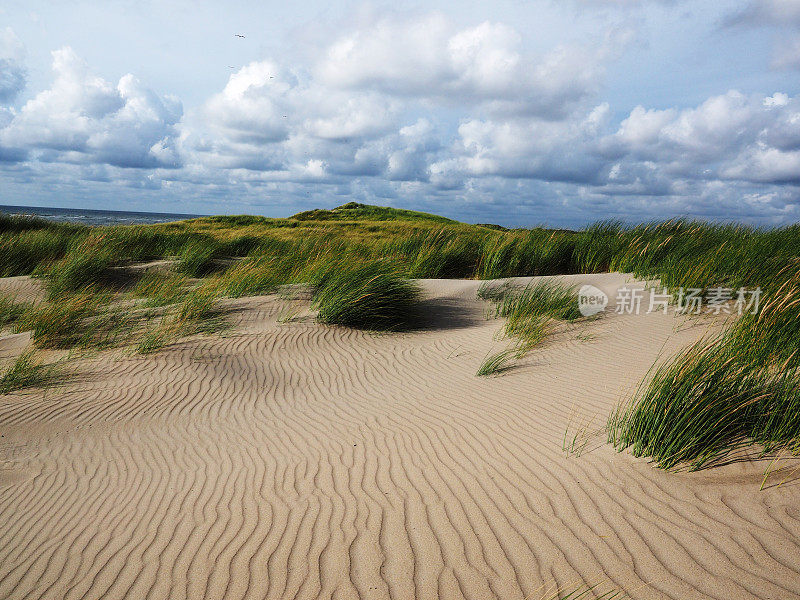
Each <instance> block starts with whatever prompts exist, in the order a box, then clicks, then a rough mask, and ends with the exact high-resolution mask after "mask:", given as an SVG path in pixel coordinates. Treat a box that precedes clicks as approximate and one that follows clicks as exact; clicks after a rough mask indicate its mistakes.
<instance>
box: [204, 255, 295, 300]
mask: <svg viewBox="0 0 800 600" xmlns="http://www.w3.org/2000/svg"><path fill="white" fill-rule="evenodd" d="M289 270H290V265H289V262H288V261H287V260H286V259H279V258H277V257H273V256H257V257H251V258H248V259H245V260H243V261H241V262H240V263H239V264H236V265H234V266H232V267H231V268H230V269H228V270H227V271H225V272H224V273H223V274H222V275H221V276H220V279H219V286H220V289H221V290H222V292H223V293H224V294H225V295H227V296H230V297H233V298H239V297H241V296H254V295H259V294H267V293H270V292H274V291H275V290H276V289H277V288H278V286H280V285H281V284H282V283H285V282H286V281H287V280H288V279H289V278H290V272H289Z"/></svg>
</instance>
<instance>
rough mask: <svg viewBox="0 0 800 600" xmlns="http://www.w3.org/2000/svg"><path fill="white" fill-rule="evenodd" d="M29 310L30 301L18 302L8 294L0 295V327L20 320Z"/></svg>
mask: <svg viewBox="0 0 800 600" xmlns="http://www.w3.org/2000/svg"><path fill="white" fill-rule="evenodd" d="M28 310H30V304H29V303H25V302H16V301H14V300H12V299H11V298H8V297H7V296H0V329H2V328H3V327H7V326H9V325H13V324H14V323H16V322H17V321H19V320H20V319H21V318H22V316H23V315H24V314H25V312H26V311H28Z"/></svg>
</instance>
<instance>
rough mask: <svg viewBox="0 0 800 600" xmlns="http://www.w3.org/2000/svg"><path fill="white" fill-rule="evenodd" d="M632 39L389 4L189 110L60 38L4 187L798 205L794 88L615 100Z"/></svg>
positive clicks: (239, 73) (755, 207)
mask: <svg viewBox="0 0 800 600" xmlns="http://www.w3.org/2000/svg"><path fill="white" fill-rule="evenodd" d="M628 36H629V32H627V31H626V30H624V29H620V30H609V31H608V32H598V33H597V35H596V36H593V37H592V36H590V39H586V40H584V41H583V43H581V44H572V45H561V46H557V47H553V48H551V49H550V50H548V51H545V52H536V53H534V52H531V51H529V50H527V48H526V46H525V43H524V40H523V39H522V35H521V33H520V32H518V31H516V30H515V29H514V28H512V27H510V26H508V25H506V24H501V23H493V22H484V23H478V24H476V25H474V26H471V27H463V26H459V27H457V26H455V25H454V24H453V23H452V22H451V21H449V20H447V19H446V18H444V17H443V16H442V15H439V14H432V15H423V16H421V17H419V16H418V17H403V18H388V17H384V18H381V19H377V20H375V21H373V22H370V23H369V24H368V25H367V26H364V27H360V28H358V29H354V30H348V31H346V32H344V33H341V32H339V33H337V34H336V35H335V36H334V37H333V38H332V39H331V41H330V42H329V43H327V44H323V46H322V47H323V51H322V52H321V53H320V54H319V55H318V56H317V57H315V58H311V59H309V60H307V61H305V62H304V61H289V60H288V59H284V60H283V61H278V60H272V59H261V60H254V61H252V62H250V63H249V64H246V65H245V66H243V67H241V68H239V69H238V70H236V72H234V73H232V74H231V75H230V77H229V79H228V81H227V82H226V83H225V85H224V86H222V87H221V89H219V91H218V92H217V93H214V94H212V95H211V96H210V97H208V99H207V100H206V101H205V102H203V103H202V104H201V105H200V106H197V107H194V108H192V109H190V110H188V111H187V113H186V114H185V115H184V114H183V110H182V106H181V103H180V102H179V101H178V100H177V99H176V98H173V97H170V96H165V95H161V94H158V93H156V92H154V91H152V90H150V89H149V88H148V87H147V86H146V85H145V84H143V83H142V82H140V81H139V80H138V79H137V78H136V77H134V76H133V75H130V74H129V75H124V76H123V77H121V78H120V79H119V80H118V81H117V82H116V83H114V82H111V81H107V80H105V79H104V78H101V77H98V76H96V75H94V74H92V71H91V69H90V68H89V66H88V65H87V64H86V63H85V62H84V61H82V60H81V59H80V58H79V57H77V56H76V55H75V53H74V52H73V51H72V50H71V49H69V48H62V49H60V50H57V51H56V52H54V53H53V73H54V79H53V81H52V84H51V85H50V86H49V87H48V89H45V90H43V91H39V92H38V93H37V94H35V95H33V96H32V97H30V99H29V100H27V102H24V103H23V104H21V105H19V104H17V105H15V106H13V107H12V106H11V105H8V106H7V107H6V108H5V110H6V112H5V113H3V112H2V110H3V108H2V107H0V162H3V163H4V166H3V167H2V169H0V170H1V171H2V174H3V176H4V177H5V179H4V180H3V181H4V183H5V182H8V181H12V182H13V183H14V184H15V185H18V186H20V187H19V188H18V189H23V187H22V186H25V185H31V183H32V182H36V181H39V182H43V183H42V185H45V184H46V185H52V186H53V188H54V189H55V188H56V187H57V186H58V185H62V186H64V187H69V185H68V184H70V183H76V182H78V183H80V184H81V185H84V186H87V187H86V189H92V190H95V191H97V193H100V192H99V191H98V190H104V189H112V188H113V186H115V185H116V186H122V187H124V188H126V189H128V188H129V189H132V190H150V191H152V192H154V193H155V192H158V193H159V194H163V195H164V197H175V196H177V195H181V196H185V197H202V198H211V199H216V200H218V201H219V202H221V203H222V202H225V201H226V200H227V199H228V198H230V197H233V196H235V197H236V199H237V201H239V202H242V203H246V202H252V203H254V204H258V203H259V202H264V201H265V199H266V198H269V199H270V202H271V204H272V205H276V204H278V205H280V206H284V205H285V206H289V205H292V206H294V207H295V208H297V207H298V206H308V205H309V203H316V204H320V203H323V204H328V205H329V204H330V203H331V202H334V201H335V200H338V199H341V200H342V201H345V200H350V199H355V200H361V201H367V202H378V203H396V202H398V201H400V202H402V203H403V204H405V205H407V206H410V205H412V204H413V206H416V207H417V208H424V209H427V210H433V211H435V212H437V211H438V212H442V211H443V210H444V207H448V206H451V207H452V206H457V207H458V211H461V212H463V214H464V215H469V214H476V215H478V214H480V211H481V208H480V207H482V206H483V207H490V208H491V209H492V210H496V211H498V212H499V213H500V214H506V215H510V214H512V213H524V214H530V215H537V217H536V220H537V221H541V220H543V219H561V217H560V216H559V215H562V214H566V213H569V214H571V215H576V216H574V217H573V218H574V220H582V221H586V220H591V219H593V218H598V217H603V216H606V215H608V214H618V215H620V216H624V217H625V216H627V217H629V218H631V219H633V220H636V219H639V218H653V217H658V216H671V215H674V214H692V215H695V216H710V217H713V216H716V215H718V214H720V211H727V212H729V213H730V214H732V215H733V214H735V215H740V216H743V217H748V218H750V217H751V216H752V215H761V217H760V218H763V219H768V220H771V221H770V222H773V221H774V222H780V221H781V220H786V219H790V218H794V217H796V216H797V215H798V213H799V212H800V208H799V207H800V177H798V175H797V173H800V96H790V95H789V94H786V93H782V92H778V93H774V94H771V95H767V96H765V95H763V94H762V95H752V94H751V95H746V94H742V93H740V92H737V91H729V92H727V93H722V94H717V95H714V96H712V97H710V98H708V99H707V100H705V101H704V102H700V103H698V104H697V105H696V106H689V107H686V106H674V107H671V108H664V107H660V108H652V107H648V106H636V107H635V108H633V109H632V110H628V111H626V114H624V116H619V112H617V111H618V110H619V107H615V106H612V105H610V104H609V103H607V102H603V101H602V96H601V95H600V93H599V90H600V89H601V88H602V85H603V81H604V78H605V75H604V73H605V70H606V68H607V66H608V65H609V64H610V63H612V62H613V61H614V59H615V57H616V56H617V55H618V52H619V51H620V48H622V47H624V46H625V44H626V43H627V39H628ZM9 39H11V38H10V37H9ZM7 46H9V47H10V44H7ZM0 56H3V55H0ZM6 56H9V57H11V53H9V52H7V53H6ZM14 60H17V59H16V58H15V59H14ZM15 64H17V63H15ZM18 64H21V63H18ZM287 65H291V67H289V66H287ZM11 80H12V78H10V77H7V78H3V79H0V81H3V82H5V81H11ZM23 84H24V82H23ZM23 84H13V85H6V88H7V89H9V90H11V89H12V88H14V89H17V88H19V89H21V87H20V86H21V85H23ZM3 85H5V84H3ZM6 88H2V89H6ZM9 94H10V96H9V97H11V96H13V97H16V98H18V97H19V96H18V95H17V94H19V90H18V89H17V91H16V92H14V93H13V94H11V93H10V92H9ZM4 114H5V117H4V116H3V115H4ZM59 182H60V183H59ZM77 187H78V186H76V188H77ZM301 199H302V200H301ZM453 210H455V209H453ZM471 211H472V212H471ZM526 211H527V212H526ZM715 211H716V214H715ZM285 212H286V214H288V213H290V212H292V211H290V210H288V209H287V210H286V211H285ZM450 214H454V213H452V212H451V213H450ZM531 218H533V217H531ZM509 219H510V217H509ZM481 220H486V219H485V218H481ZM560 222H563V220H561V221H560Z"/></svg>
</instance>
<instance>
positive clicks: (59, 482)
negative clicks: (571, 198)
mask: <svg viewBox="0 0 800 600" xmlns="http://www.w3.org/2000/svg"><path fill="white" fill-rule="evenodd" d="M583 280H585V281H591V282H593V283H595V284H597V285H600V286H606V287H608V288H611V287H613V286H616V285H618V284H620V283H621V282H623V281H624V280H625V278H624V277H623V276H620V275H616V274H611V275H599V276H591V277H586V278H583ZM425 285H426V288H427V290H428V293H429V295H430V296H431V298H432V299H431V301H430V302H431V307H432V311H433V314H434V315H436V314H438V313H436V307H437V306H439V307H442V306H445V307H446V310H441V311H440V312H441V314H440V315H439V317H438V318H437V320H436V321H435V322H434V323H433V324H432V326H431V327H430V328H429V329H427V330H425V331H422V332H417V333H411V334H402V335H373V334H369V333H364V332H358V331H352V330H348V329H343V328H335V327H324V326H320V325H317V324H315V323H313V322H312V321H308V320H300V321H295V322H288V323H282V322H279V320H278V317H279V316H280V315H281V314H282V311H285V310H286V306H285V302H284V301H281V300H278V299H276V298H259V299H250V300H247V301H237V304H236V310H237V311H238V313H237V314H239V326H238V327H237V328H236V329H235V330H233V331H231V332H229V333H227V334H226V335H224V336H222V337H217V338H204V339H197V340H190V341H186V342H182V343H179V344H175V345H173V346H171V347H169V348H167V349H166V350H165V351H163V352H162V353H159V354H157V355H155V356H154V357H148V358H137V357H130V356H124V355H121V354H116V355H113V356H112V355H107V356H101V357H99V358H96V359H93V360H90V361H87V362H86V363H85V364H84V365H83V367H82V373H81V374H80V375H79V376H77V377H76V378H75V379H74V380H72V381H70V382H69V383H68V384H66V385H65V386H63V387H60V388H56V389H51V390H48V391H46V392H42V391H33V392H26V393H19V394H14V395H9V396H5V397H2V398H0V433H2V435H3V437H2V438H0V598H29V599H42V600H44V599H54V598H66V599H70V600H79V599H86V600H88V599H94V598H98V599H99V598H104V599H115V598H146V599H148V600H156V599H173V600H174V599H181V598H193V599H196V598H209V599H211V598H214V599H216V598H226V599H245V598H276V599H277V598H341V599H345V598H354V599H355V598H362V599H367V598H376V599H377V598H389V599H393V600H406V599H412V598H419V599H434V598H466V599H470V600H485V599H488V598H504V599H506V598H508V599H518V600H523V599H528V598H530V599H536V598H539V597H541V595H542V592H543V589H544V588H543V586H547V585H551V584H553V583H554V582H555V583H557V584H560V585H565V586H569V585H574V584H577V583H580V582H596V581H609V582H611V583H613V584H614V585H617V586H619V587H624V588H626V589H628V590H630V591H631V595H632V596H633V597H634V598H675V599H678V598H681V599H690V598H691V599H695V598H716V599H719V600H731V599H739V598H776V599H784V598H800V486H798V485H797V484H794V485H793V484H792V482H788V483H786V484H784V485H782V486H780V487H777V486H773V487H771V488H769V489H767V490H765V491H763V492H758V487H759V485H760V482H761V474H762V473H763V469H764V465H763V464H752V463H749V462H745V463H736V464H731V465H728V466H725V467H721V468H719V469H715V470H714V471H713V472H704V473H699V474H665V473H663V472H660V471H657V470H655V469H653V468H652V467H650V466H649V465H648V464H647V463H646V462H645V461H641V460H637V459H633V458H632V457H630V456H628V455H626V454H622V455H619V454H616V453H614V452H613V451H612V450H611V449H609V448H608V447H607V446H606V445H604V444H602V443H600V442H601V441H602V440H601V439H599V438H587V449H586V452H585V453H584V454H583V455H582V456H580V457H575V456H569V455H567V454H565V453H564V452H563V451H562V444H563V439H564V432H565V430H566V429H567V427H568V426H573V425H575V424H577V423H579V422H587V421H589V420H591V419H592V417H594V426H598V425H600V424H601V423H602V422H604V420H605V417H606V415H607V414H608V413H609V411H610V410H611V408H612V407H613V406H614V404H615V403H616V402H617V401H618V400H619V399H621V398H623V397H625V396H626V395H627V394H629V393H630V391H631V389H632V388H633V386H635V385H636V383H637V382H638V380H639V379H640V378H641V377H642V376H643V375H644V374H645V373H646V371H647V369H648V368H649V367H650V365H651V364H652V363H653V361H654V360H655V359H657V358H658V356H659V355H660V354H662V355H668V354H669V353H671V352H674V351H676V350H677V349H678V348H680V347H682V346H683V345H685V344H687V343H689V342H691V341H692V340H694V339H696V338H697V337H698V336H699V335H702V333H703V332H704V331H705V329H704V325H702V324H692V323H688V324H687V323H685V322H678V321H677V320H676V319H674V318H673V317H672V316H664V315H649V316H638V317H635V316H631V317H627V316H625V317H622V316H610V317H608V318H606V319H601V320H599V321H596V322H593V323H589V324H586V325H583V326H582V328H583V329H582V330H581V331H582V332H583V333H587V334H590V335H586V336H583V337H582V338H581V339H578V338H577V337H576V336H575V335H571V334H565V335H564V336H561V337H560V338H559V339H557V340H555V341H554V342H553V343H552V344H549V345H548V346H546V347H544V348H542V349H540V350H538V351H536V352H534V353H532V354H531V355H530V356H529V357H528V358H527V359H525V360H524V361H523V364H522V365H520V366H519V367H518V368H516V369H513V370H512V371H510V372H508V373H507V374H506V375H504V376H503V377H499V378H490V379H479V378H476V377H475V376H474V373H475V371H476V370H477V368H478V366H479V364H480V363H481V361H482V359H483V357H484V356H485V354H486V353H487V351H488V350H489V349H490V348H492V347H495V348H499V347H501V346H502V342H499V341H497V340H496V339H494V337H495V334H496V332H497V330H498V328H499V323H498V322H496V321H486V320H485V319H484V318H483V311H484V310H485V306H483V305H481V304H479V303H478V302H476V301H475V300H474V294H475V290H476V288H477V283H476V282H442V281H429V282H426V283H425ZM282 302H284V304H281V303H282Z"/></svg>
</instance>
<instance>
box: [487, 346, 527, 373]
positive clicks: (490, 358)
mask: <svg viewBox="0 0 800 600" xmlns="http://www.w3.org/2000/svg"><path fill="white" fill-rule="evenodd" d="M517 354H518V351H517V350H516V349H513V348H512V349H510V350H503V351H502V352H497V353H495V354H487V355H486V358H484V359H483V363H481V366H480V368H479V369H478V372H477V376H478V377H487V376H489V375H498V374H500V373H502V372H503V371H507V370H508V369H510V368H511V365H510V364H509V363H510V361H511V359H512V358H513V357H514V356H516V355H517Z"/></svg>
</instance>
